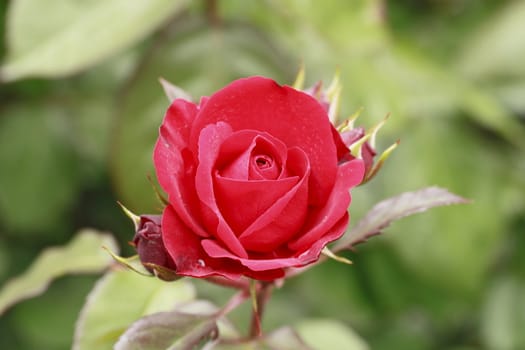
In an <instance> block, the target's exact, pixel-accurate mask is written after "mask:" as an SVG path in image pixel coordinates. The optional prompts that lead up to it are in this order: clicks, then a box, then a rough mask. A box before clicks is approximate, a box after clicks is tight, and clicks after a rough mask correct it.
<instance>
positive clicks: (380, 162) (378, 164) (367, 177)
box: [360, 140, 401, 185]
mask: <svg viewBox="0 0 525 350" xmlns="http://www.w3.org/2000/svg"><path fill="white" fill-rule="evenodd" d="M400 142H401V141H400V140H397V141H396V142H394V143H393V144H392V145H390V147H388V148H387V149H386V150H384V151H383V153H381V156H379V159H378V160H377V162H376V163H375V164H374V167H373V168H372V170H370V172H369V173H368V174H366V175H365V178H364V179H363V181H362V182H361V183H360V185H363V184H365V183H367V182H368V181H370V180H372V178H374V176H376V175H377V172H378V171H379V170H380V169H381V167H382V166H383V164H384V163H385V161H386V160H387V159H388V157H389V156H390V154H391V153H392V152H394V150H395V149H396V148H397V146H398V145H399V143H400Z"/></svg>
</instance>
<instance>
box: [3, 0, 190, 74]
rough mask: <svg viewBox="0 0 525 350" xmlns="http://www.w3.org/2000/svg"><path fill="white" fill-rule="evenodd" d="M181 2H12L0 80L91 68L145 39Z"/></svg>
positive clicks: (179, 7) (176, 9)
mask: <svg viewBox="0 0 525 350" xmlns="http://www.w3.org/2000/svg"><path fill="white" fill-rule="evenodd" d="M184 2H185V1H183V0H178V1H172V0H152V1H138V2H134V3H129V2H128V1H127V0H109V1H108V0H99V1H94V0H91V1H81V2H71V1H67V0H53V1H46V2H45V3H43V2H41V1H35V0H21V1H16V2H13V3H12V4H11V6H10V8H9V12H8V21H7V33H8V37H7V43H8V51H7V52H8V54H7V58H6V62H5V64H4V65H3V66H2V67H1V68H0V79H1V80H4V81H11V80H16V79H20V78H22V77H26V76H35V75H37V76H46V77H55V76H63V75H67V74H71V73H74V72H76V71H78V70H80V69H83V68H86V67H89V66H92V65H93V64H95V63H98V62H100V61H101V60H103V59H104V58H107V57H109V56H111V55H112V54H115V53H116V52H118V51H120V50H122V49H124V48H126V47H128V46H130V45H132V44H134V43H136V42H137V41H139V40H140V39H143V38H145V37H146V36H147V35H148V34H149V33H150V32H152V31H153V30H155V29H156V28H157V27H158V26H159V25H161V24H162V23H164V22H165V21H166V20H167V19H169V18H170V17H171V16H173V15H174V14H175V13H176V12H177V11H179V10H180V9H181V8H182V7H183V6H184ZM42 14H46V15H42Z"/></svg>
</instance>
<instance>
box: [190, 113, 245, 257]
mask: <svg viewBox="0 0 525 350" xmlns="http://www.w3.org/2000/svg"><path fill="white" fill-rule="evenodd" d="M229 135H231V128H230V127H229V125H228V124H226V123H223V122H219V123H217V124H216V125H215V124H212V125H208V126H207V127H205V128H204V129H203V130H202V131H201V133H200V137H199V153H198V154H199V166H198V167H197V172H196V174H195V188H196V190H197V195H198V196H199V199H200V200H201V202H202V203H203V205H204V206H205V207H204V215H205V216H208V218H207V219H208V226H214V227H211V229H212V232H213V233H215V236H216V238H218V239H220V240H221V241H222V243H223V244H224V245H225V246H226V247H228V249H230V250H231V251H232V252H233V253H235V254H237V255H239V256H242V257H248V253H246V250H245V249H244V247H243V246H242V245H241V243H240V242H239V240H238V239H237V236H236V235H235V233H234V232H233V230H232V228H231V227H230V225H228V223H227V222H226V220H225V218H224V216H223V215H222V213H221V211H220V209H219V207H218V204H217V197H216V195H215V189H214V184H213V174H214V166H215V163H216V161H217V156H218V154H219V147H220V145H221V143H222V142H223V141H224V140H225V139H226V138H227V137H228V136H229ZM210 214H211V215H212V217H210Z"/></svg>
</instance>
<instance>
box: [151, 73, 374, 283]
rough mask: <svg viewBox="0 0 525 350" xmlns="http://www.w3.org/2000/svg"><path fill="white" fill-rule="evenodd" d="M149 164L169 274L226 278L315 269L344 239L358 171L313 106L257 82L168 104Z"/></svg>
mask: <svg viewBox="0 0 525 350" xmlns="http://www.w3.org/2000/svg"><path fill="white" fill-rule="evenodd" d="M154 163H155V168H156V172H157V177H158V179H159V182H160V184H161V186H162V187H163V188H164V190H165V191H166V192H167V193H168V195H169V202H170V205H168V206H167V207H166V208H165V210H164V213H163V215H162V239H163V242H164V245H165V247H166V250H167V251H168V253H169V254H170V255H171V257H172V259H173V261H174V263H175V265H176V269H177V273H178V274H180V275H187V276H193V277H206V276H210V275H221V276H224V277H227V278H232V279H235V278H238V277H240V276H241V275H246V276H249V277H252V278H255V279H260V280H272V279H275V278H279V277H282V276H283V274H284V270H283V269H284V268H287V267H297V266H303V265H307V264H310V263H312V262H315V261H316V260H317V259H318V258H319V255H320V252H321V250H322V249H323V247H324V246H325V245H326V244H327V243H329V242H331V241H334V240H336V239H337V238H339V237H340V236H341V235H342V234H343V233H344V231H345V229H346V227H347V224H348V220H349V215H348V212H347V209H348V205H349V204H350V194H349V190H350V189H351V188H352V187H354V186H356V185H357V184H359V183H360V182H361V180H362V179H363V173H364V166H363V162H362V160H360V159H353V157H351V156H349V150H348V148H347V147H346V146H345V144H344V142H343V141H342V140H341V137H340V135H339V133H337V131H335V129H334V127H333V126H332V125H331V123H330V122H329V120H328V116H327V113H326V111H325V109H324V108H323V106H321V105H320V104H319V102H317V101H316V100H315V99H314V98H312V97H311V96H309V95H308V94H306V93H303V92H301V91H298V90H295V89H293V88H291V87H287V86H279V85H278V84H277V83H275V82H274V81H272V80H269V79H266V78H261V77H252V78H247V79H240V80H237V81H235V82H233V83H232V84H230V85H229V86H227V87H225V88H223V89H222V90H220V91H218V92H216V93H215V94H214V95H212V96H211V97H209V98H205V99H203V100H202V101H201V103H200V104H199V105H196V104H193V103H191V102H188V101H185V100H182V99H177V100H175V101H174V102H173V103H172V105H171V106H170V108H169V109H168V111H167V113H166V116H165V119H164V121H163V123H162V126H161V128H160V137H159V139H158V141H157V144H156V146H155V151H154Z"/></svg>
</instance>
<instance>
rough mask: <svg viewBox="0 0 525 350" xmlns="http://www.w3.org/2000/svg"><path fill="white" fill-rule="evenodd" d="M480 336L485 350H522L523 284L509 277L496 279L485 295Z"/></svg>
mask: <svg viewBox="0 0 525 350" xmlns="http://www.w3.org/2000/svg"><path fill="white" fill-rule="evenodd" d="M481 316H482V318H481V335H482V338H483V340H484V343H485V345H486V346H487V348H488V349H498V350H512V349H523V348H525V335H524V334H523V324H525V284H524V283H523V282H522V281H519V280H518V279H516V278H514V277H512V276H504V277H501V278H497V279H496V280H495V281H494V282H493V283H492V286H491V287H490V289H489V290H488V293H487V299H486V302H485V305H484V307H483V311H482V315H481Z"/></svg>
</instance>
